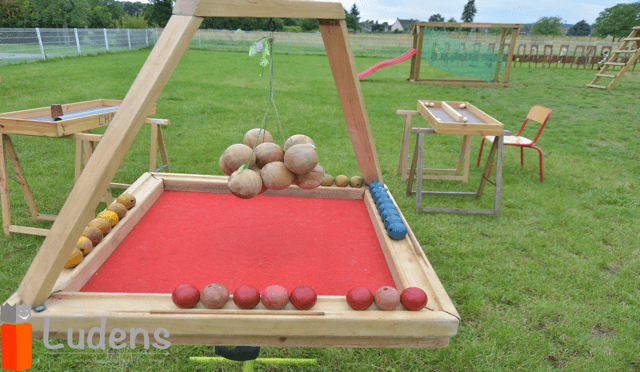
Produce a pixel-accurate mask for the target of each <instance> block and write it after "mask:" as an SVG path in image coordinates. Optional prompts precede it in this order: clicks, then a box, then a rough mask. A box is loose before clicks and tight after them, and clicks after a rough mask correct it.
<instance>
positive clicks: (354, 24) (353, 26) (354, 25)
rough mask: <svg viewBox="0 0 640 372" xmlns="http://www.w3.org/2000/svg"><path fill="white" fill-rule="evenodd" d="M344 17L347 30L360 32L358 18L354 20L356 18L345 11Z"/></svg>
mask: <svg viewBox="0 0 640 372" xmlns="http://www.w3.org/2000/svg"><path fill="white" fill-rule="evenodd" d="M354 5H355V4H354ZM345 16H346V19H345V20H346V21H347V28H348V29H349V30H353V31H356V30H360V23H358V18H356V16H354V15H353V14H351V13H347V12H346V11H345Z"/></svg>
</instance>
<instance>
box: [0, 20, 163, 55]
mask: <svg viewBox="0 0 640 372" xmlns="http://www.w3.org/2000/svg"><path fill="white" fill-rule="evenodd" d="M155 41H156V33H155V30H152V29H150V30H145V29H143V30H139V29H118V28H78V29H76V28H0V64H9V63H23V62H28V61H34V60H46V59H47V58H55V57H72V56H79V55H88V54H97V53H101V52H117V51H126V50H134V49H138V48H144V47H148V46H152V45H154V44H155Z"/></svg>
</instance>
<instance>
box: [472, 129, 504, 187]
mask: <svg viewBox="0 0 640 372" xmlns="http://www.w3.org/2000/svg"><path fill="white" fill-rule="evenodd" d="M501 138H503V136H496V140H497V141H493V145H491V151H490V152H489V157H488V158H487V164H486V165H485V166H484V171H483V172H482V180H481V181H480V187H479V188H478V192H477V193H476V197H478V198H479V197H480V196H482V191H483V190H484V185H485V184H486V183H487V181H489V175H490V174H491V168H492V167H493V160H494V158H495V157H496V151H497V149H498V144H499V143H501ZM500 165H502V163H500ZM489 182H491V181H489Z"/></svg>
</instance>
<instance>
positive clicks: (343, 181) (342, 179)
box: [336, 174, 349, 187]
mask: <svg viewBox="0 0 640 372" xmlns="http://www.w3.org/2000/svg"><path fill="white" fill-rule="evenodd" d="M348 184H349V177H347V176H345V175H343V174H341V175H339V176H338V177H336V186H338V187H345V186H347V185H348Z"/></svg>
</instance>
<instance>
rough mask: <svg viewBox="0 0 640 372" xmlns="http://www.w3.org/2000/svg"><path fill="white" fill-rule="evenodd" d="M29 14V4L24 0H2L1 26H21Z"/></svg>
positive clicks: (0, 4)
mask: <svg viewBox="0 0 640 372" xmlns="http://www.w3.org/2000/svg"><path fill="white" fill-rule="evenodd" d="M26 14H27V4H26V3H25V2H24V1H22V0H0V27H19V26H18V25H19V23H20V22H22V21H23V20H24V17H25V15H26Z"/></svg>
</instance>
